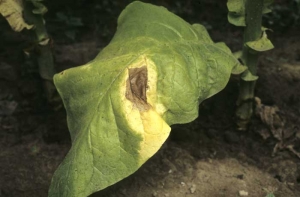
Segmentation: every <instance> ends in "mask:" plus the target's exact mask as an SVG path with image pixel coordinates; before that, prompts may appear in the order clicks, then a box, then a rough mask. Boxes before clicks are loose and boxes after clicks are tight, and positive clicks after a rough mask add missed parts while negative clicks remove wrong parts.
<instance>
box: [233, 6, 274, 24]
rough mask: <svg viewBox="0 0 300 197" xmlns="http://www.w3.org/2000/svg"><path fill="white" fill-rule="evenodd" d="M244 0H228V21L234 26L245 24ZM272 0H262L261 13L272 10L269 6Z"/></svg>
mask: <svg viewBox="0 0 300 197" xmlns="http://www.w3.org/2000/svg"><path fill="white" fill-rule="evenodd" d="M246 1H247V0H228V1H227V8H228V16H227V17H228V21H229V22H230V23H231V24H233V25H235V26H246V17H245V16H246ZM273 1H274V0H264V3H263V4H264V5H263V10H262V13H263V14H267V13H269V12H272V10H271V9H270V8H269V7H270V5H271V4H272V3H273Z"/></svg>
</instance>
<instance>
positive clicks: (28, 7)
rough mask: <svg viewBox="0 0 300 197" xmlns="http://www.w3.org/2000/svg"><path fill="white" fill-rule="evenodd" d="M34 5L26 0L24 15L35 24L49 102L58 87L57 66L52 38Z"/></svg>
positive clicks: (42, 74)
mask: <svg viewBox="0 0 300 197" xmlns="http://www.w3.org/2000/svg"><path fill="white" fill-rule="evenodd" d="M33 9H34V7H33V5H32V4H31V3H30V2H27V1H25V11H24V17H25V19H26V21H28V22H29V23H30V24H33V25H34V29H33V31H34V33H35V35H36V42H37V45H36V53H35V56H36V59H37V63H38V67H39V73H40V76H41V78H42V79H43V84H44V90H45V94H46V97H47V100H48V102H49V103H53V102H55V100H56V99H55V96H56V89H55V86H54V84H53V75H54V74H55V66H54V60H53V54H52V50H51V46H50V38H49V35H48V33H47V30H46V27H45V23H44V19H43V16H42V15H41V14H34V13H33V12H32V10H33Z"/></svg>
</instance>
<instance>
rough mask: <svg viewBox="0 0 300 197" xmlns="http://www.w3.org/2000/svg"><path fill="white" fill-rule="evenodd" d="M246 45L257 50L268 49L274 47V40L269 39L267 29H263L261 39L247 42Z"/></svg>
mask: <svg viewBox="0 0 300 197" xmlns="http://www.w3.org/2000/svg"><path fill="white" fill-rule="evenodd" d="M246 45H247V46H248V47H250V48H251V49H253V50H255V51H259V52H262V51H267V50H270V49H273V48H274V45H273V44H272V42H271V41H270V40H269V39H268V37H267V33H266V31H263V33H262V36H261V38H260V39H259V40H255V41H251V42H247V43H246Z"/></svg>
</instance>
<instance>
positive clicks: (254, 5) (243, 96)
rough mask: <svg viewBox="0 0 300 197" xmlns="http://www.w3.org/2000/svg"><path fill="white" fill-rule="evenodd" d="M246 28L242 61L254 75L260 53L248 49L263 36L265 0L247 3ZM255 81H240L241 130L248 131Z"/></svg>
mask: <svg viewBox="0 0 300 197" xmlns="http://www.w3.org/2000/svg"><path fill="white" fill-rule="evenodd" d="M245 9H246V19H245V20H246V27H245V30H244V40H243V42H244V46H243V54H242V60H243V61H244V64H245V65H246V66H247V67H248V70H249V71H250V72H251V73H252V75H256V73H257V63H258V56H259V53H258V52H257V51H254V50H253V49H251V48H249V47H247V45H246V43H247V42H249V41H255V40H258V39H259V38H260V37H261V35H262V30H261V22H262V9H263V0H247V1H246V8H245ZM254 89H255V81H244V80H243V79H241V80H240V89H239V90H240V92H239V96H238V100H237V109H236V117H237V127H238V129H239V130H246V128H247V126H248V123H249V121H250V119H251V116H252V113H253V100H254Z"/></svg>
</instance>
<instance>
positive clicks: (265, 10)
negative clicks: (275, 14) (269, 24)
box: [263, 0, 274, 14]
mask: <svg viewBox="0 0 300 197" xmlns="http://www.w3.org/2000/svg"><path fill="white" fill-rule="evenodd" d="M273 2H274V0H264V6H263V14H267V13H270V12H272V10H271V9H270V8H269V7H270V5H271V4H272V3H273Z"/></svg>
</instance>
